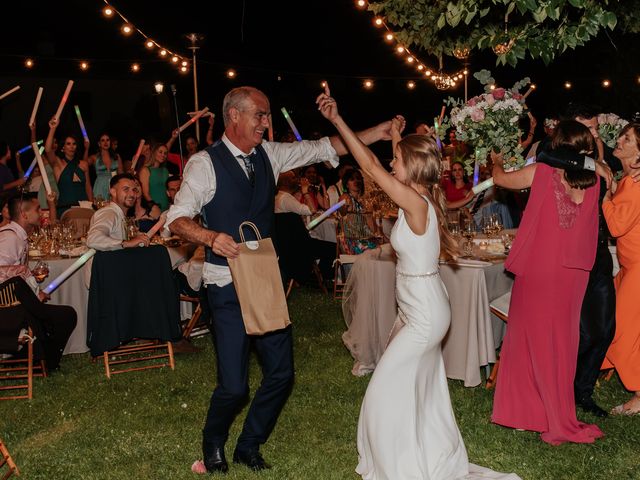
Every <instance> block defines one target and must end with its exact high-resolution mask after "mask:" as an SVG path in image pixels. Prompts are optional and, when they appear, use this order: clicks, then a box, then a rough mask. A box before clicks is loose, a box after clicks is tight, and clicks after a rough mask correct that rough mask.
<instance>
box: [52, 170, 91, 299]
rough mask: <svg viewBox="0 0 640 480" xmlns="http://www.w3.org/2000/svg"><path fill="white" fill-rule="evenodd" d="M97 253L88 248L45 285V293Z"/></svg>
mask: <svg viewBox="0 0 640 480" xmlns="http://www.w3.org/2000/svg"><path fill="white" fill-rule="evenodd" d="M42 178H46V175H42ZM95 254H96V251H95V250H94V249H93V248H90V249H89V250H87V251H86V252H85V253H84V254H82V256H80V257H78V259H77V260H76V261H75V262H73V263H72V264H71V265H69V267H68V268H67V269H66V270H65V271H64V272H62V273H61V274H60V275H58V276H57V277H56V278H54V279H53V281H52V282H51V283H50V284H49V285H47V286H46V287H45V289H44V290H43V292H44V293H46V294H47V295H50V294H51V292H53V291H54V290H55V289H56V288H58V287H59V286H60V285H62V284H63V283H64V281H65V280H66V279H67V278H69V277H70V276H71V275H73V274H74V273H76V271H78V270H79V269H80V267H82V266H83V265H84V264H85V263H87V261H88V260H89V259H90V258H91V257H93V256H94V255H95Z"/></svg>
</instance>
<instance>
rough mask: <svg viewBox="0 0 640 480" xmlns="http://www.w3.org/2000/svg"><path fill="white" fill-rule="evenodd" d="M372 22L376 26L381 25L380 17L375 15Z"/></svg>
mask: <svg viewBox="0 0 640 480" xmlns="http://www.w3.org/2000/svg"><path fill="white" fill-rule="evenodd" d="M373 23H375V25H376V27H381V26H382V19H381V18H380V17H376V19H375V20H374V21H373Z"/></svg>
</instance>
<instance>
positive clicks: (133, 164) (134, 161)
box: [131, 139, 144, 171]
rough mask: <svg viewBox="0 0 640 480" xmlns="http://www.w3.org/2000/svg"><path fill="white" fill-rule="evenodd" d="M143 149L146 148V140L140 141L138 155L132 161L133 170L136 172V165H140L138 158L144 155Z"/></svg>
mask: <svg viewBox="0 0 640 480" xmlns="http://www.w3.org/2000/svg"><path fill="white" fill-rule="evenodd" d="M142 147H144V139H143V140H140V143H139V144H138V150H136V154H135V155H134V156H133V158H132V159H131V170H134V171H135V169H136V163H138V158H140V154H141V153H142Z"/></svg>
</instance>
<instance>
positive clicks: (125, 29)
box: [122, 23, 133, 35]
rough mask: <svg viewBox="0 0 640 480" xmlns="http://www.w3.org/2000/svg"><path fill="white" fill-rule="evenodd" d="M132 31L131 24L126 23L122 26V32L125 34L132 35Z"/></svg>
mask: <svg viewBox="0 0 640 480" xmlns="http://www.w3.org/2000/svg"><path fill="white" fill-rule="evenodd" d="M132 32H133V28H131V25H129V24H128V23H125V24H124V25H123V26H122V33H124V34H125V35H131V33H132Z"/></svg>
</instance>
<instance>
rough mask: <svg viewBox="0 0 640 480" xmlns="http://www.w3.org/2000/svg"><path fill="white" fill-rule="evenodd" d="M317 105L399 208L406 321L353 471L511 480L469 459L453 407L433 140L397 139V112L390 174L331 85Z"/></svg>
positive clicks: (365, 416)
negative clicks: (347, 118)
mask: <svg viewBox="0 0 640 480" xmlns="http://www.w3.org/2000/svg"><path fill="white" fill-rule="evenodd" d="M317 103H318V105H319V109H320V111H321V112H322V114H323V115H324V116H325V117H326V118H327V119H328V120H330V121H331V122H332V123H333V124H334V125H335V127H336V128H337V130H338V132H339V133H340V135H341V136H342V139H343V141H344V142H345V144H346V145H347V147H348V148H349V150H350V151H351V153H352V155H353V156H354V158H355V159H356V161H357V162H358V164H359V165H360V167H361V168H362V170H363V171H364V172H365V173H367V174H368V175H370V176H371V177H372V178H373V179H374V180H375V182H376V183H378V185H380V187H381V188H382V189H383V190H384V191H385V192H386V193H387V194H388V195H389V196H390V197H391V199H392V200H393V201H395V202H396V203H397V204H398V206H399V207H400V211H399V213H398V221H397V222H396V224H395V226H394V228H393V231H392V233H391V245H392V246H393V248H394V250H395V252H396V255H397V267H396V299H397V302H398V310H399V312H398V315H399V317H400V319H401V320H402V322H403V323H404V324H405V326H404V327H403V328H402V329H401V330H400V332H399V333H398V334H397V335H396V337H395V338H394V339H393V341H392V342H391V343H390V345H389V346H388V347H387V350H386V351H385V353H384V355H383V356H382V359H381V360H380V362H379V363H378V365H377V367H376V369H375V371H374V373H373V375H372V377H371V381H370V383H369V386H368V388H367V393H366V395H365V398H364V400H363V402H362V408H361V411H360V419H359V421H358V454H359V463H358V466H357V468H356V471H357V472H358V473H359V474H360V475H361V476H362V478H364V479H366V480H386V479H389V480H410V479H415V480H449V479H473V478H494V479H498V478H499V479H505V480H506V479H510V480H511V479H518V478H519V477H518V476H517V475H513V474H501V473H497V472H493V471H491V470H488V469H486V468H483V467H478V466H476V465H473V464H470V463H469V461H468V459H467V452H466V449H465V446H464V442H463V441H462V437H461V436H460V431H459V430H458V426H457V425H456V421H455V417H454V415H453V410H452V408H451V400H450V398H449V389H448V386H447V378H446V375H445V370H444V363H443V360H442V352H441V348H440V342H441V341H442V339H443V338H444V336H445V334H446V333H447V330H448V328H449V322H450V317H451V312H450V308H449V298H448V295H447V291H446V289H445V287H444V284H443V283H442V280H441V279H440V276H439V274H438V260H439V257H440V250H441V241H442V247H443V248H442V249H443V251H444V252H445V253H446V254H448V255H453V254H454V252H455V250H456V243H455V240H454V239H453V237H452V236H451V234H450V233H449V232H448V230H447V227H446V223H445V220H444V207H443V205H444V194H443V192H442V191H441V190H440V187H439V180H440V172H441V163H440V160H441V158H440V152H439V151H438V148H437V146H436V143H435V141H434V140H433V139H432V138H430V137H427V136H423V135H409V136H407V137H405V138H404V139H402V140H400V132H401V131H402V127H403V126H404V119H402V117H396V118H395V119H394V120H393V121H392V126H391V134H392V139H393V140H394V160H393V162H392V163H391V166H392V168H393V172H392V173H391V174H389V173H388V172H387V171H386V170H385V169H384V167H382V165H381V164H380V162H379V161H378V159H377V158H376V156H375V155H374V154H373V152H371V150H369V149H368V148H367V147H366V146H365V145H364V144H363V143H362V142H361V141H360V140H359V139H358V137H357V136H356V135H355V134H354V133H353V131H352V130H351V129H350V128H349V127H348V126H347V124H346V123H345V122H344V120H343V119H342V117H340V115H339V114H338V108H337V105H336V102H335V100H334V99H333V98H331V97H330V92H329V88H328V87H325V93H323V94H321V95H320V96H319V97H318V100H317ZM396 142H397V145H395V144H396Z"/></svg>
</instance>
